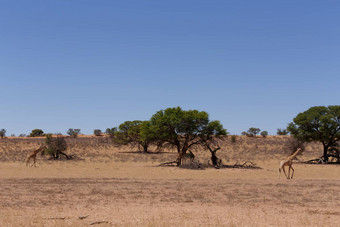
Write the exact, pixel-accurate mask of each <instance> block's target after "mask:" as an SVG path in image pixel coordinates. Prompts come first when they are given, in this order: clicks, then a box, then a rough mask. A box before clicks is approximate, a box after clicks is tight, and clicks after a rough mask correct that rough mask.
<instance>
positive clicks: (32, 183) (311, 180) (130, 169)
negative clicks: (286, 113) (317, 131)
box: [0, 136, 340, 226]
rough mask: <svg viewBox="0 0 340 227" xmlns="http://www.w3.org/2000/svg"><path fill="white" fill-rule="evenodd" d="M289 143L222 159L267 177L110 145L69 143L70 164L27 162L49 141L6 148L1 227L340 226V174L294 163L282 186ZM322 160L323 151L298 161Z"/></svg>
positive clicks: (235, 149) (1, 168) (339, 169)
mask: <svg viewBox="0 0 340 227" xmlns="http://www.w3.org/2000/svg"><path fill="white" fill-rule="evenodd" d="M287 140H288V137H284V136H283V137H282V136H280V137H279V136H273V137H269V138H266V139H263V138H247V137H241V136H240V137H238V138H237V141H236V143H231V142H230V140H228V141H227V142H225V143H224V144H223V146H222V149H221V151H218V152H217V155H218V156H219V157H221V158H222V159H223V162H224V163H225V164H235V163H236V162H237V161H238V162H239V163H242V162H244V161H246V160H250V161H253V162H255V163H256V164H257V165H258V166H259V167H261V169H230V168H225V169H213V168H209V167H207V166H206V164H205V163H206V162H207V161H208V159H209V153H208V152H203V151H198V152H196V156H197V157H198V158H199V159H200V161H201V162H202V163H203V164H204V165H205V166H206V168H205V169H204V170H192V169H185V168H176V167H159V166H158V164H159V163H161V162H166V161H171V160H173V159H175V157H176V153H175V152H173V151H166V152H162V153H156V154H141V153H138V152H136V151H135V149H131V148H128V147H116V146H114V145H112V143H111V142H110V140H109V139H108V138H104V137H99V138H79V139H67V143H68V144H69V149H68V150H67V153H68V154H75V155H76V157H77V158H76V159H75V160H71V161H49V160H47V158H48V157H40V156H39V157H38V161H37V164H38V165H37V167H36V168H34V167H32V168H27V167H26V166H25V165H24V164H23V162H22V160H23V159H24V157H25V155H26V154H27V152H29V151H31V150H33V149H34V148H36V147H38V146H39V143H42V142H43V139H7V140H2V141H0V226H88V225H91V224H93V226H136V225H137V226H176V225H177V226H339V225H340V166H338V165H306V164H298V163H295V164H294V168H295V171H296V172H295V177H294V179H293V180H290V181H288V180H286V179H284V178H283V177H282V178H281V179H278V177H277V170H278V163H279V159H280V158H284V157H286V156H287V155H288V154H289V153H290V151H287V147H286V143H287ZM318 156H321V148H320V146H319V145H318V144H310V145H308V146H307V149H306V152H304V154H303V155H302V156H301V157H299V159H300V160H308V159H311V158H315V157H318Z"/></svg>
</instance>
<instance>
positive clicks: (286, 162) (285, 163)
mask: <svg viewBox="0 0 340 227" xmlns="http://www.w3.org/2000/svg"><path fill="white" fill-rule="evenodd" d="M301 151H302V149H301V148H298V149H297V150H296V151H295V153H294V154H292V155H291V156H289V157H288V158H287V159H286V160H283V161H281V162H280V168H279V178H280V175H281V170H283V172H284V174H285V175H286V177H287V179H288V180H289V179H293V175H294V169H293V167H292V164H293V159H294V158H295V157H296V156H297V155H298V154H299V153H300V152H301ZM285 166H288V176H287V173H286V171H285ZM290 169H292V171H293V172H292V176H290Z"/></svg>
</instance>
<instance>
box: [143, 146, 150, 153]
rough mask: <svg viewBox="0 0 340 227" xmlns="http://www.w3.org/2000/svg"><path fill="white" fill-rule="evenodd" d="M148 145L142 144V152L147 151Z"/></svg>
mask: <svg viewBox="0 0 340 227" xmlns="http://www.w3.org/2000/svg"><path fill="white" fill-rule="evenodd" d="M148 147H149V146H148V145H143V153H148V152H149V151H148Z"/></svg>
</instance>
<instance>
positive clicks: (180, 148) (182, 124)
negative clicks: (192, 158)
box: [150, 107, 227, 165]
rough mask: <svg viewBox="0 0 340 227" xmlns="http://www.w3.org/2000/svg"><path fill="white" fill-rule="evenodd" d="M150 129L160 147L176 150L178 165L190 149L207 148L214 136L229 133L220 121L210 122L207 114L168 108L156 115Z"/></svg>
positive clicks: (152, 119)
mask: <svg viewBox="0 0 340 227" xmlns="http://www.w3.org/2000/svg"><path fill="white" fill-rule="evenodd" d="M150 129H151V131H152V132H153V134H154V135H155V136H156V139H157V142H158V144H159V146H160V147H163V148H165V147H171V148H175V149H176V150H177V152H178V158H177V160H176V162H177V164H178V165H180V164H181V160H182V158H183V157H184V156H185V154H186V152H188V151H189V149H194V148H196V147H206V144H210V143H209V142H212V141H213V140H214V138H215V137H214V136H221V135H226V134H227V131H226V130H225V129H224V128H223V126H222V125H221V123H220V122H219V121H209V116H208V113H207V112H204V111H198V110H182V109H181V108H180V107H174V108H167V109H165V110H160V111H158V112H157V113H155V114H154V115H153V116H152V117H151V120H150Z"/></svg>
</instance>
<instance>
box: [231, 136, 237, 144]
mask: <svg viewBox="0 0 340 227" xmlns="http://www.w3.org/2000/svg"><path fill="white" fill-rule="evenodd" d="M230 139H231V142H232V143H236V135H232V136H231V137H230Z"/></svg>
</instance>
